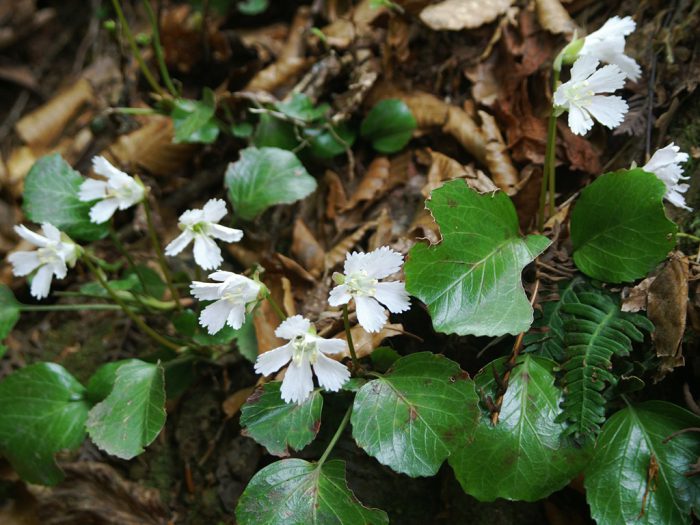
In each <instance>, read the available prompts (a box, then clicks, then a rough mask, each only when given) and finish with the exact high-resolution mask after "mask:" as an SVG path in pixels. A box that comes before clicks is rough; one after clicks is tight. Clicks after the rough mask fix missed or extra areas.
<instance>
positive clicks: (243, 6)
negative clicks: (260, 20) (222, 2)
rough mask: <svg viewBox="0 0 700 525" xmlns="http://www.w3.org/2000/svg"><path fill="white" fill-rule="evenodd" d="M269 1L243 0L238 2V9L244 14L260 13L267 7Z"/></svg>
mask: <svg viewBox="0 0 700 525" xmlns="http://www.w3.org/2000/svg"><path fill="white" fill-rule="evenodd" d="M269 3H270V1H269V0H243V1H242V2H238V10H239V11H240V12H241V13H243V14H244V15H259V14H260V13H262V12H264V11H265V10H266V9H267V7H268V5H269Z"/></svg>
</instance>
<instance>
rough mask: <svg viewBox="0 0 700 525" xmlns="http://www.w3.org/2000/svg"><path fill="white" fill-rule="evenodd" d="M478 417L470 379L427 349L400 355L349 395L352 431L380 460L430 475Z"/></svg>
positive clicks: (399, 469) (411, 472)
mask: <svg viewBox="0 0 700 525" xmlns="http://www.w3.org/2000/svg"><path fill="white" fill-rule="evenodd" d="M478 418H479V408H478V398H477V395H476V391H475V390H474V383H473V382H472V381H471V380H470V379H469V376H468V375H467V374H466V373H465V372H463V371H462V370H461V369H460V368H459V365H458V364H457V363H455V362H454V361H450V360H449V359H447V358H445V357H443V356H440V355H436V354H433V353H430V352H420V353H417V354H412V355H409V356H406V357H402V358H401V359H399V360H398V361H396V362H395V363H394V365H393V366H392V368H391V369H390V370H389V373H387V375H385V376H382V377H380V378H378V379H375V380H373V381H370V382H369V383H367V384H365V385H364V386H363V387H362V388H361V389H360V390H359V392H358V393H357V395H356V396H355V404H354V406H353V411H352V418H351V422H352V435H353V437H354V438H355V441H356V442H357V444H358V445H359V446H360V447H361V448H362V449H364V451H365V452H367V453H368V454H369V455H370V456H373V457H375V458H376V459H377V460H378V461H379V462H380V463H382V464H384V465H387V466H389V467H391V468H392V469H394V470H395V471H397V472H401V473H403V474H408V475H409V476H413V477H416V476H432V475H434V474H436V473H437V471H438V469H439V468H440V465H442V463H443V461H445V459H446V458H447V456H448V455H449V454H450V450H451V449H453V447H454V444H455V442H456V441H457V440H458V439H459V440H460V441H461V439H462V437H463V436H465V435H470V434H471V432H472V431H473V430H474V428H475V427H476V422H477V420H478Z"/></svg>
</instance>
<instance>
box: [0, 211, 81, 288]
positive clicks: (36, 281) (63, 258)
mask: <svg viewBox="0 0 700 525" xmlns="http://www.w3.org/2000/svg"><path fill="white" fill-rule="evenodd" d="M41 230H42V231H43V232H44V235H40V234H38V233H35V232H33V231H32V230H30V229H29V228H27V227H26V226H24V225H23V224H20V225H19V226H15V232H17V235H19V236H20V237H22V238H23V239H24V240H25V241H28V242H30V243H31V244H33V245H34V246H36V247H37V248H38V249H36V250H34V251H17V252H14V253H11V254H10V255H9V257H8V258H7V260H8V261H10V264H12V273H14V274H15V275H16V276H18V277H24V276H26V275H29V274H31V273H32V272H35V271H36V273H35V274H34V278H33V279H32V285H31V288H30V293H31V294H32V296H34V297H36V298H37V299H44V298H45V297H48V296H49V291H50V290H51V281H52V280H53V278H54V276H55V277H56V278H57V279H63V278H64V277H65V276H66V274H67V273H68V267H71V268H72V267H73V266H75V262H76V261H77V260H78V257H79V255H80V251H81V248H80V247H79V246H78V245H77V244H75V243H74V242H73V241H72V240H71V239H70V238H69V237H68V236H67V235H66V234H65V233H62V232H60V231H59V230H58V228H56V227H55V226H53V225H52V224H49V223H48V222H45V223H44V224H42V225H41Z"/></svg>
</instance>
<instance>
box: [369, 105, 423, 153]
mask: <svg viewBox="0 0 700 525" xmlns="http://www.w3.org/2000/svg"><path fill="white" fill-rule="evenodd" d="M416 127H417V124H416V119H415V118H414V117H413V113H411V110H410V109H408V106H407V105H406V104H405V102H403V101H402V100H399V99H395V98H391V99H386V100H382V101H381V102H378V103H377V104H376V105H375V106H374V107H373V108H372V110H371V111H370V112H369V114H368V115H367V116H366V117H365V119H364V120H363V121H362V125H361V127H360V134H361V135H362V137H363V138H365V139H367V140H369V141H371V142H372V146H373V147H374V149H376V150H377V151H379V152H381V153H396V152H397V151H399V150H400V149H401V148H403V147H404V146H405V145H406V144H408V141H409V140H411V135H412V134H413V130H414V129H416Z"/></svg>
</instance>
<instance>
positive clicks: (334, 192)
mask: <svg viewBox="0 0 700 525" xmlns="http://www.w3.org/2000/svg"><path fill="white" fill-rule="evenodd" d="M324 178H325V181H326V184H327V185H328V195H327V197H326V217H328V218H329V219H335V218H336V216H337V212H338V211H340V209H341V208H344V207H345V205H346V204H347V202H348V198H347V195H346V194H345V188H344V187H343V183H342V182H341V180H340V177H339V176H338V174H337V173H336V172H334V171H331V170H326V174H325V176H324Z"/></svg>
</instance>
